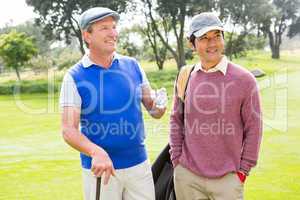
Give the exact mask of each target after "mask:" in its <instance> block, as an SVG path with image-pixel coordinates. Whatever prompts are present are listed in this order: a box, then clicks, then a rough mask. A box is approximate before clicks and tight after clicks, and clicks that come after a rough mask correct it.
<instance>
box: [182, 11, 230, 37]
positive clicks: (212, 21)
mask: <svg viewBox="0 0 300 200" xmlns="http://www.w3.org/2000/svg"><path fill="white" fill-rule="evenodd" d="M211 30H220V31H224V28H223V24H222V22H221V20H220V19H219V18H218V17H217V16H216V15H215V14H214V13H212V12H203V13H200V14H198V15H195V16H194V17H193V18H192V21H191V23H190V26H189V32H188V34H187V35H188V38H190V37H191V36H192V35H194V36H195V37H201V36H202V35H204V34H205V33H207V32H209V31H211Z"/></svg>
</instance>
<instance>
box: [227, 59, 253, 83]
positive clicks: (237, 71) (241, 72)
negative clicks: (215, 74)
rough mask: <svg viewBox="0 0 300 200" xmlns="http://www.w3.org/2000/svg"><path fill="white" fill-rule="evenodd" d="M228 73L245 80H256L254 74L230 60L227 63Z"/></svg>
mask: <svg viewBox="0 0 300 200" xmlns="http://www.w3.org/2000/svg"><path fill="white" fill-rule="evenodd" d="M228 75H230V76H233V77H235V78H237V79H240V80H243V81H246V82H256V79H255V77H254V75H253V74H252V73H251V72H250V71H249V70H247V69H246V68H245V67H243V66H240V65H238V64H235V63H232V62H229V63H228Z"/></svg>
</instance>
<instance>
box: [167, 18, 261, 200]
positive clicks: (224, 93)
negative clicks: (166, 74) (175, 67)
mask: <svg viewBox="0 0 300 200" xmlns="http://www.w3.org/2000/svg"><path fill="white" fill-rule="evenodd" d="M188 38H189V41H190V43H191V46H192V48H193V49H194V50H195V51H196V53H197V54H198V56H199V59H200V61H199V62H198V63H197V64H195V65H194V68H193V70H191V73H190V74H189V79H188V83H187V87H186V90H185V91H184V95H181V96H180V95H178V90H177V89H178V88H180V87H179V85H178V84H177V85H176V91H175V97H174V107H173V112H172V114H171V122H170V124H171V133H170V147H171V150H170V153H171V160H172V163H173V165H174V168H175V169H174V185H175V193H176V196H177V199H179V200H196V199H197V200H200V199H201V200H238V199H239V200H240V199H243V187H244V181H245V178H246V176H247V175H248V174H249V172H250V169H251V168H252V167H254V166H255V165H256V163H257V158H258V151H259V146H260V141H261V134H262V120H261V107H260V100H259V93H258V88H257V84H256V81H255V79H254V77H253V76H252V74H250V73H249V72H248V71H247V70H245V69H244V68H242V67H240V66H238V65H236V64H234V63H232V62H230V61H229V60H228V59H227V58H226V56H224V55H223V52H224V33H223V25H222V23H221V21H220V19H219V18H218V17H217V16H215V15H214V14H213V13H209V12H206V13H201V14H199V15H196V16H194V17H193V19H192V21H191V24H190V27H189V33H188ZM186 69H187V67H184V68H183V70H186ZM181 77H182V76H179V77H178V79H179V80H177V83H181V82H182V80H180V78H181ZM184 89H185V88H184ZM180 97H181V98H180ZM182 97H184V98H182Z"/></svg>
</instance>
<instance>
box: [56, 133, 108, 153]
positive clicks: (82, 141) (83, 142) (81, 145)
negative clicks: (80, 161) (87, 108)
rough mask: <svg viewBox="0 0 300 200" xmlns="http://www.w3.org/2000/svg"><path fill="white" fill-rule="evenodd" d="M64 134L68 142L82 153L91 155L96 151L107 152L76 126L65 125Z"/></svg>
mask: <svg viewBox="0 0 300 200" xmlns="http://www.w3.org/2000/svg"><path fill="white" fill-rule="evenodd" d="M62 134H63V138H64V140H65V141H66V143H68V144H69V145H70V146H71V147H73V148H74V149H76V150H77V151H79V152H81V153H84V154H86V155H88V156H91V157H92V156H93V155H94V154H96V153H105V151H104V150H103V149H102V148H101V147H100V146H98V145H96V144H94V143H93V142H91V141H90V140H89V139H88V138H87V137H86V136H85V135H83V134H82V133H80V131H79V130H78V129H76V128H74V127H63V130H62Z"/></svg>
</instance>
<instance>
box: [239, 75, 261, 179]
mask: <svg viewBox="0 0 300 200" xmlns="http://www.w3.org/2000/svg"><path fill="white" fill-rule="evenodd" d="M241 115H242V121H243V125H244V134H243V135H244V137H243V149H242V156H241V164H240V171H241V172H243V173H244V174H246V175H248V174H249V172H250V170H251V168H252V167H254V166H255V165H256V163H257V159H258V152H259V147H260V143H261V136H262V113H261V103H260V96H259V91H258V87H257V85H256V82H255V80H253V81H252V82H251V86H250V89H249V90H248V91H247V94H246V98H245V99H244V101H243V103H242V108H241Z"/></svg>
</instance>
